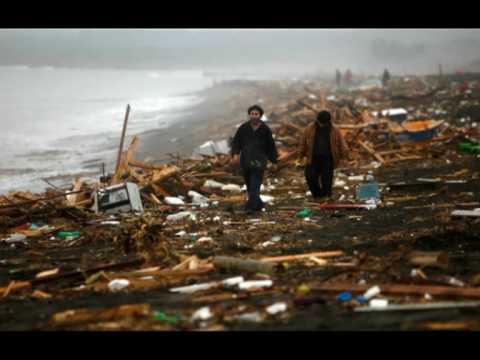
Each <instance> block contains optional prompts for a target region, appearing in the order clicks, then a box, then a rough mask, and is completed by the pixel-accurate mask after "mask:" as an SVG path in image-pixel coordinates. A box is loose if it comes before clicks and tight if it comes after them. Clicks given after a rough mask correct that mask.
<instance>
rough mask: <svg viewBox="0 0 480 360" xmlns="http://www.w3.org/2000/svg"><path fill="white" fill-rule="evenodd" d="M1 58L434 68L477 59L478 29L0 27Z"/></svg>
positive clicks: (127, 64)
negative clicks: (49, 28)
mask: <svg viewBox="0 0 480 360" xmlns="http://www.w3.org/2000/svg"><path fill="white" fill-rule="evenodd" d="M0 53H1V54H2V56H1V57H0V64H1V65H15V64H17V65H18V64H22V65H33V66H67V67H104V68H105V67H107V68H118V67H122V68H149V69H159V70H160V69H185V68H190V69H201V70H207V69H225V70H234V71H240V70H244V69H247V70H248V69H250V68H252V69H253V68H255V69H256V70H262V71H284V72H287V71H288V70H291V69H295V70H296V71H326V72H331V71H333V70H334V69H335V68H340V69H341V70H344V69H346V68H351V69H352V70H353V71H357V72H365V73H371V72H373V73H378V72H380V71H382V70H383V68H385V67H388V68H389V69H391V70H392V71H394V72H401V73H418V72H420V73H427V72H430V73H435V72H437V69H438V64H439V63H442V64H443V67H444V69H445V70H455V69H457V68H459V67H464V66H467V65H468V64H470V63H472V62H474V61H478V60H479V59H480V30H477V29H465V30H462V29H455V30H449V29H437V30H434V29H432V30H428V29H399V30H394V29H378V30H373V29H372V30H370V29H315V30H302V29H291V30H289V29H279V30H273V29H269V30H255V29H225V30H221V29H218V30H217V29H215V30H213V29H212V30H209V29H171V30H166V29H165V30H164V29H158V30H150V29H148V30H147V29H141V30H134V29H118V30H115V29H105V30H96V29H81V30H77V29H65V30H61V29H54V30H47V29H41V30H37V29H25V30H21V29H15V30H5V29H4V30H0Z"/></svg>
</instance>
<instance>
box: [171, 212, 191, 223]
mask: <svg viewBox="0 0 480 360" xmlns="http://www.w3.org/2000/svg"><path fill="white" fill-rule="evenodd" d="M186 218H190V219H191V220H193V219H194V214H193V213H192V212H190V211H181V212H179V213H176V214H171V215H168V216H167V222H175V221H180V220H183V219H186Z"/></svg>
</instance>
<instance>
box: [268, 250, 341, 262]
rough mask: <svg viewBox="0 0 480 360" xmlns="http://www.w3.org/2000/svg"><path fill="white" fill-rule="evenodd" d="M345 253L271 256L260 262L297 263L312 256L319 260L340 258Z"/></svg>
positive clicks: (323, 252)
mask: <svg viewBox="0 0 480 360" xmlns="http://www.w3.org/2000/svg"><path fill="white" fill-rule="evenodd" d="M344 255H345V253H344V252H343V251H340V250H339V251H320V252H313V253H308V254H299V255H285V256H271V257H265V258H261V259H260V261H264V262H288V261H296V260H303V259H309V258H310V257H312V256H315V257H318V258H329V257H338V256H344Z"/></svg>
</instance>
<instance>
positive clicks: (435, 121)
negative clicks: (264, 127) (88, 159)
mask: <svg viewBox="0 0 480 360" xmlns="http://www.w3.org/2000/svg"><path fill="white" fill-rule="evenodd" d="M236 86H238V88H239V89H243V93H250V94H251V89H252V88H254V89H255V94H260V95H261V100H262V101H261V104H262V106H264V108H265V109H266V110H267V113H266V115H267V119H266V121H267V124H268V125H269V126H270V127H271V129H272V131H273V132H274V134H275V140H276V142H277V147H278V151H279V155H280V156H279V164H278V167H277V169H274V168H270V167H269V168H268V169H267V171H266V173H265V178H264V182H263V186H262V197H263V200H264V201H265V202H266V203H267V206H266V209H265V211H262V212H259V213H258V214H255V215H248V216H247V215H246V214H245V212H244V211H243V204H244V202H245V189H244V185H243V180H242V177H241V173H240V172H239V169H237V168H233V167H232V166H231V165H230V163H229V160H230V157H229V155H227V153H228V151H226V149H225V142H223V143H221V144H220V143H219V142H212V143H211V146H210V145H209V146H203V147H202V148H200V149H199V151H195V153H194V156H192V157H184V158H181V157H175V158H173V157H172V159H171V161H169V162H168V163H163V164H159V163H154V162H148V163H147V162H144V161H140V160H138V159H137V158H136V157H135V150H136V148H137V147H138V144H139V143H140V141H141V139H140V138H138V137H135V138H134V139H133V141H132V142H131V143H130V144H129V146H128V149H127V150H126V151H125V152H123V155H122V157H121V160H120V163H119V167H118V169H117V171H116V172H115V174H112V175H113V176H111V177H108V178H106V179H105V178H104V179H101V180H102V181H98V182H81V181H80V180H77V181H75V182H74V184H73V186H72V187H71V188H70V189H59V188H54V187H52V188H50V189H48V190H47V191H46V192H45V193H43V194H32V193H30V192H12V193H9V194H6V195H4V196H0V329H1V330H212V331H213V330H478V329H480V287H479V285H480V261H479V260H480V232H479V229H480V221H479V219H480V198H479V193H478V188H479V185H480V177H479V173H478V169H479V165H480V159H479V158H478V156H477V149H478V148H477V147H476V146H477V145H478V143H479V142H478V140H479V139H480V137H479V136H478V135H479V134H478V130H477V123H476V122H477V121H479V120H480V112H478V111H477V109H478V108H479V107H480V92H479V85H478V80H476V77H475V76H473V75H472V77H470V78H469V77H468V76H466V77H465V78H464V79H461V81H460V80H459V79H454V78H449V77H447V76H445V77H444V78H437V77H425V78H420V77H410V78H408V79H406V78H393V79H392V83H391V84H390V85H389V88H388V89H382V88H371V89H364V88H361V89H360V90H358V89H355V88H351V89H348V90H345V89H336V88H335V87H334V86H333V85H331V84H329V83H326V82H321V81H318V82H316V81H309V82H308V83H305V82H302V81H296V82H285V81H283V82H280V81H278V82H273V81H256V82H245V83H240V84H237V85H236ZM239 91H240V90H239ZM240 93H242V92H241V91H240ZM260 95H259V97H260ZM247 97H248V96H247ZM235 99H237V103H236V107H235V106H233V105H232V107H230V108H229V113H227V114H225V119H227V118H228V117H229V116H230V115H231V118H232V119H234V120H232V121H231V122H230V123H229V125H228V126H230V129H231V130H230V133H231V135H233V132H234V131H235V125H237V124H238V122H239V121H240V117H239V116H237V115H234V114H237V111H236V109H237V107H238V108H242V106H243V105H245V104H243V103H242V101H241V99H243V98H242V97H241V96H240V95H238V93H235V94H234V95H232V100H231V101H232V104H233V103H234V102H235ZM247 105H248V104H247ZM243 107H244V106H243ZM233 109H235V110H233ZM321 109H329V110H330V111H331V112H332V113H333V114H334V116H333V120H334V123H335V124H336V126H338V127H339V128H340V129H341V131H342V132H343V133H344V136H345V138H346V140H347V143H348V145H349V147H350V152H351V159H350V160H349V161H345V162H344V163H343V164H342V165H341V167H340V168H338V169H336V171H335V177H334V195H333V197H332V198H330V199H326V200H325V201H318V200H317V201H314V200H313V199H312V198H311V196H310V195H309V194H308V188H307V185H306V183H305V180H304V177H303V171H304V163H303V162H302V161H300V159H298V157H297V156H296V152H297V148H298V143H299V141H300V136H301V133H302V131H303V129H304V127H305V126H306V125H307V124H308V123H309V122H310V121H312V119H313V118H314V116H315V112H317V111H319V110H321ZM389 109H402V111H390V110H389ZM398 114H400V115H401V116H405V119H401V120H398V119H397V118H395V117H396V116H397V117H398ZM236 120H239V121H236ZM225 124H227V121H226V120H225ZM412 124H413V125H415V124H416V125H415V126H417V125H418V124H420V125H421V127H420V128H418V127H417V128H415V126H413V125H412ZM420 125H418V126H420ZM222 126H227V125H222ZM220 145H222V146H220ZM205 151H208V152H209V153H205ZM124 182H129V183H134V184H136V185H137V186H138V189H139V193H140V196H141V200H142V205H143V206H142V211H129V212H118V213H115V212H104V211H94V210H92V206H93V205H94V203H95V200H94V194H95V193H96V192H97V190H99V189H101V188H106V187H109V186H113V185H120V184H123V183H124ZM372 189H374V190H375V189H376V191H373V193H371V190H372ZM364 192H367V193H368V194H367V195H365V194H364ZM476 209H479V210H476Z"/></svg>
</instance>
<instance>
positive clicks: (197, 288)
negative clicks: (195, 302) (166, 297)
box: [170, 282, 218, 294]
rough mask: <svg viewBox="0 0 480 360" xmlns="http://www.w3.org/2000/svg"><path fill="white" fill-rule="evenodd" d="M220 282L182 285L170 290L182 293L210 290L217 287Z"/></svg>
mask: <svg viewBox="0 0 480 360" xmlns="http://www.w3.org/2000/svg"><path fill="white" fill-rule="evenodd" d="M217 285H218V284H217V283H216V282H209V283H204V284H195V285H189V286H182V287H176V288H173V289H170V292H174V293H180V294H193V293H195V292H197V291H201V290H208V289H211V288H214V287H216V286H217Z"/></svg>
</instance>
